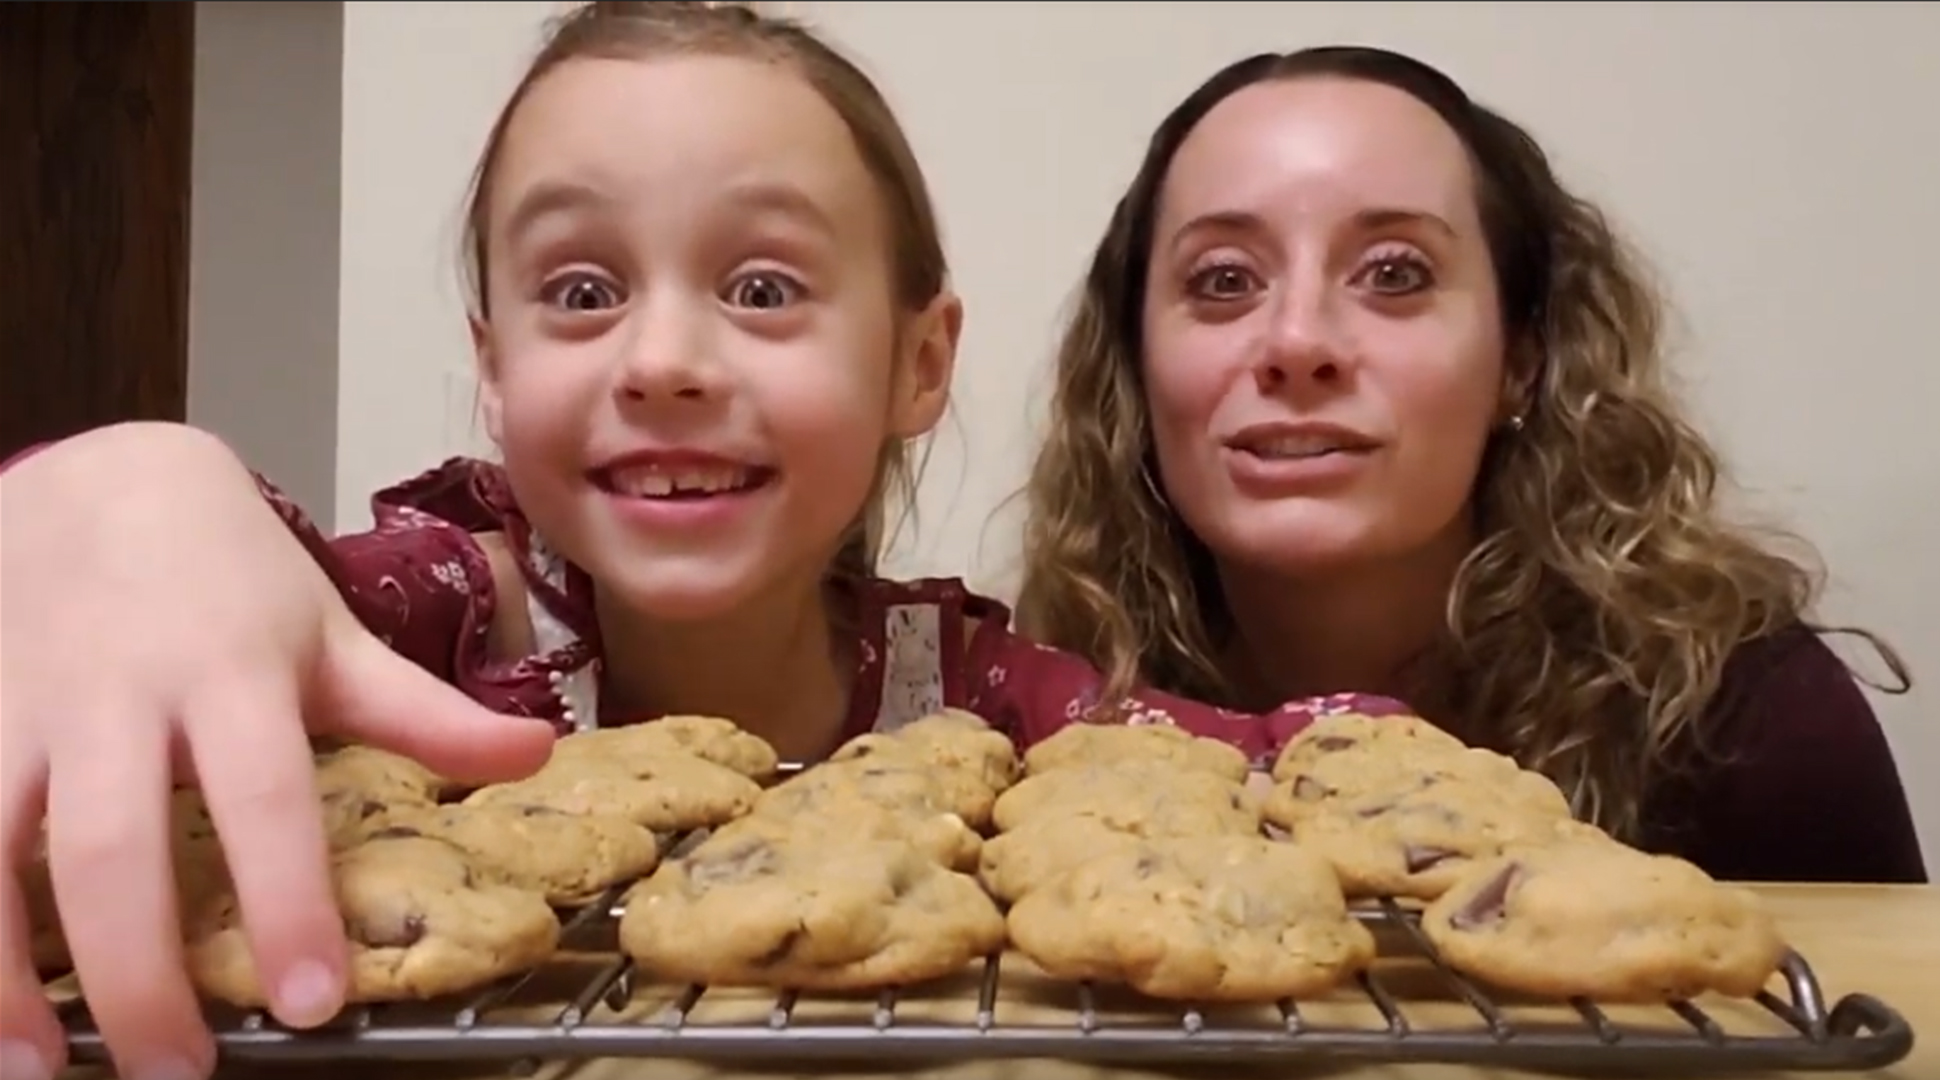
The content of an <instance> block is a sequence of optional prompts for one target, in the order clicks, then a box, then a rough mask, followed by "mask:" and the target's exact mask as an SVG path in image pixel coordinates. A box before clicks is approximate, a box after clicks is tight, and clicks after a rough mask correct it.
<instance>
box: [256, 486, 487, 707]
mask: <svg viewBox="0 0 1940 1080" xmlns="http://www.w3.org/2000/svg"><path fill="white" fill-rule="evenodd" d="M256 486H257V489H258V490H259V491H261V492H262V495H263V498H264V500H265V501H267V502H268V503H269V504H270V506H271V508H272V509H274V510H275V511H276V514H277V516H278V517H280V518H282V519H283V523H284V524H285V525H286V526H288V527H289V529H290V531H291V532H292V533H293V534H295V536H296V538H297V539H298V540H299V541H301V542H302V544H303V546H304V549H305V550H307V551H309V553H310V554H311V556H312V557H313V558H315V559H316V560H317V564H318V565H319V566H321V567H322V568H323V571H324V573H325V574H327V575H329V577H330V580H331V582H332V583H333V584H334V585H336V587H337V591H338V592H339V593H341V594H342V596H343V598H344V602H345V603H346V604H348V605H349V607H350V610H351V613H352V614H354V615H355V616H356V617H357V620H358V622H360V623H362V624H363V625H364V626H365V628H367V629H368V630H370V632H371V633H373V634H375V635H376V636H377V637H378V638H379V639H380V640H382V641H383V642H384V643H385V644H386V645H388V646H390V647H391V648H392V649H393V650H394V651H396V652H397V653H398V654H399V655H401V656H403V657H404V658H406V659H408V660H410V661H412V662H413V663H415V664H417V665H418V666H420V667H422V668H424V669H425V670H427V671H429V672H431V673H432V674H434V675H436V676H438V677H439V678H441V679H444V680H446V681H447V682H449V681H452V680H453V679H455V678H456V677H457V675H458V673H459V672H460V671H462V670H464V669H465V668H466V667H467V666H468V665H469V664H471V663H472V662H473V661H474V659H475V658H476V657H478V656H482V655H483V651H484V648H485V638H486V633H487V631H488V629H489V627H490V623H491V613H492V608H493V605H494V603H495V601H496V593H495V588H494V584H493V579H492V570H491V565H490V563H489V562H488V561H487V559H486V557H485V553H484V550H483V549H482V548H480V547H479V545H478V541H477V540H476V539H475V538H474V537H473V536H472V535H471V534H470V533H469V532H467V531H466V530H465V529H463V528H460V527H458V526H456V525H454V524H452V523H450V522H447V521H445V520H443V519H441V518H438V517H435V516H433V515H431V514H428V513H425V512H423V511H421V510H416V509H412V508H410V507H404V506H396V505H385V504H384V503H383V502H382V501H381V500H380V501H379V502H378V504H377V506H376V524H375V525H374V527H373V528H371V529H370V530H368V531H365V532H357V533H348V534H345V535H343V536H339V537H336V538H334V539H327V538H325V537H324V535H323V533H322V531H321V530H319V529H318V528H317V526H316V523H315V522H313V521H312V520H311V519H310V517H309V515H308V514H306V513H304V511H303V509H302V508H301V507H299V506H297V505H296V503H295V502H293V501H292V500H291V499H290V498H289V497H288V496H286V495H285V494H284V493H283V492H282V491H281V490H280V489H278V488H277V487H276V486H275V485H274V484H272V483H271V482H270V481H268V480H267V479H265V478H264V477H262V476H260V475H258V476H257V477H256Z"/></svg>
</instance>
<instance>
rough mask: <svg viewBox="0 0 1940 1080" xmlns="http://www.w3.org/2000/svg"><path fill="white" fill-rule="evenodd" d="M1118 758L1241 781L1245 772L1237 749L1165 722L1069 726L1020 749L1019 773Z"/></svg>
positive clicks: (1107, 762) (1243, 758)
mask: <svg viewBox="0 0 1940 1080" xmlns="http://www.w3.org/2000/svg"><path fill="white" fill-rule="evenodd" d="M1121 761H1141V762H1143V761H1152V762H1163V763H1165V764H1168V765H1174V766H1177V767H1179V768H1182V769H1190V770H1195V771H1199V772H1208V773H1211V774H1213V775H1214V776H1222V777H1225V778H1226V779H1228V780H1233V781H1241V780H1245V779H1246V774H1247V773H1248V772H1249V771H1250V765H1249V763H1248V762H1247V760H1246V755H1245V754H1243V753H1241V752H1240V750H1239V748H1238V747H1234V746H1228V745H1227V744H1225V743H1223V742H1220V741H1219V740H1217V739H1205V738H1200V737H1199V736H1197V735H1194V734H1192V733H1191V732H1189V731H1186V730H1184V729H1182V728H1177V727H1173V726H1172V725H1170V724H1071V725H1069V726H1066V727H1062V728H1059V729H1058V730H1057V732H1056V733H1055V734H1053V735H1051V736H1050V737H1049V738H1047V739H1045V740H1044V741H1043V742H1040V743H1038V744H1037V745H1035V746H1033V747H1031V748H1030V749H1029V750H1027V751H1025V753H1024V772H1025V774H1026V775H1033V774H1036V773H1046V772H1050V771H1052V770H1054V769H1071V768H1082V767H1085V766H1092V765H1110V764H1116V763H1118V762H1121Z"/></svg>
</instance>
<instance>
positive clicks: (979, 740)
mask: <svg viewBox="0 0 1940 1080" xmlns="http://www.w3.org/2000/svg"><path fill="white" fill-rule="evenodd" d="M872 754H903V755H907V756H909V757H911V758H913V759H914V760H915V761H916V762H918V763H919V764H923V765H927V766H930V767H932V768H937V769H948V770H951V771H956V772H965V773H968V774H969V775H970V776H972V777H974V778H976V779H977V780H978V781H980V782H981V783H982V784H983V785H984V786H985V787H988V788H989V789H990V790H991V791H992V792H1001V791H1003V790H1004V789H1005V788H1008V787H1010V785H1011V784H1013V783H1015V782H1016V780H1017V774H1018V771H1019V769H1020V768H1021V765H1020V763H1019V761H1018V758H1017V747H1016V746H1015V745H1014V744H1013V743H1012V742H1011V741H1010V737H1009V736H1007V735H1005V734H1004V733H1003V732H1001V731H997V730H996V729H994V728H992V727H991V726H990V725H989V724H987V723H985V722H984V719H983V718H982V717H980V716H978V715H976V714H975V713H970V712H965V711H963V710H961V709H945V710H943V711H942V712H939V713H934V714H932V715H929V716H925V717H921V718H919V719H917V720H912V721H911V722H909V723H908V724H905V725H903V726H902V727H900V728H897V729H896V730H895V731H893V732H870V733H869V734H867V735H858V736H856V737H855V738H853V739H850V740H849V741H848V742H846V743H843V744H842V745H841V746H839V747H837V748H836V751H835V753H833V754H830V755H829V760H830V761H848V760H851V759H854V758H861V757H867V756H869V755H872Z"/></svg>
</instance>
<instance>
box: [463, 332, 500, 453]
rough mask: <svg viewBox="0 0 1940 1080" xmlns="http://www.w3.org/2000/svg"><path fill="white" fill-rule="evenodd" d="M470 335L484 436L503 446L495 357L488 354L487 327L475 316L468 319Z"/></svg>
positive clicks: (493, 443)
mask: <svg viewBox="0 0 1940 1080" xmlns="http://www.w3.org/2000/svg"><path fill="white" fill-rule="evenodd" d="M469 325H470V327H471V334H472V364H473V366H474V367H476V368H477V369H478V411H479V415H480V416H482V417H483V418H484V420H485V434H486V435H487V436H488V437H489V438H490V439H491V440H492V445H494V446H498V445H501V444H502V443H503V440H502V439H501V438H500V437H499V436H500V433H501V432H503V431H504V430H505V397H504V395H503V394H502V393H501V392H500V388H499V380H498V358H497V356H496V355H494V353H493V352H492V331H491V327H490V326H489V325H487V324H486V323H485V321H484V320H483V319H480V318H478V317H476V316H474V317H472V318H471V319H470V320H469Z"/></svg>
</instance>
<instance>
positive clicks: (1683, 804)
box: [1640, 626, 1927, 884]
mask: <svg viewBox="0 0 1940 1080" xmlns="http://www.w3.org/2000/svg"><path fill="white" fill-rule="evenodd" d="M1703 728H1704V730H1705V732H1706V736H1705V743H1704V750H1705V753H1704V755H1703V756H1702V757H1695V756H1692V757H1690V758H1689V760H1690V764H1689V765H1688V766H1686V767H1684V768H1680V769H1678V770H1676V771H1674V772H1671V773H1667V774H1666V775H1665V776H1663V777H1662V778H1661V779H1660V780H1659V781H1658V782H1657V783H1656V784H1655V786H1654V788H1653V789H1652V790H1650V791H1648V792H1647V794H1646V797H1645V800H1644V807H1643V819H1644V820H1643V835H1642V837H1641V838H1640V846H1642V847H1645V848H1647V849H1649V850H1652V851H1659V852H1665V853H1669V854H1674V855H1678V856H1681V857H1683V858H1685V859H1688V860H1690V861H1691V862H1693V863H1696V864H1697V865H1698V866H1700V867H1703V868H1704V870H1705V871H1707V872H1708V873H1710V874H1711V875H1712V876H1713V877H1717V878H1722V879H1726V880H1735V881H1812V882H1869V883H1882V884H1925V883H1926V881H1927V871H1926V863H1925V860H1924V859H1923V857H1922V856H1921V852H1920V842H1919V839H1918V837H1917V835H1916V834H1915V832H1914V828H1913V814H1912V811H1911V809H1909V807H1908V805H1907V800H1906V790H1905V788H1904V787H1903V786H1902V784H1901V782H1900V776H1899V772H1898V770H1897V769H1896V768H1895V767H1894V764H1893V753H1892V750H1891V749H1890V748H1889V747H1888V745H1887V742H1886V734H1885V732H1884V731H1883V730H1882V729H1881V728H1880V725H1879V720H1878V718H1877V717H1875V716H1874V714H1873V709H1872V706H1871V704H1870V703H1868V702H1867V700H1866V697H1865V695H1864V694H1863V693H1862V692H1861V691H1860V688H1859V684H1858V682H1857V681H1856V680H1855V679H1854V678H1853V676H1852V673H1851V671H1850V670H1848V669H1847V667H1846V665H1845V664H1844V662H1842V661H1841V660H1840V659H1839V657H1838V656H1837V655H1836V654H1835V653H1834V652H1833V651H1832V650H1831V649H1830V648H1829V647H1827V645H1826V644H1825V642H1824V641H1822V640H1821V639H1820V638H1819V637H1818V635H1816V634H1814V633H1813V632H1811V631H1810V630H1808V629H1806V628H1805V627H1803V626H1795V627H1792V628H1790V629H1787V630H1784V631H1782V632H1780V633H1777V634H1774V635H1772V636H1770V637H1767V638H1762V639H1759V640H1756V641H1750V642H1747V643H1745V644H1744V645H1741V646H1740V647H1739V648H1738V650H1737V651H1736V652H1735V653H1734V654H1733V655H1732V657H1731V659H1730V661H1729V662H1728V663H1727V664H1726V666H1725V674H1724V679H1723V682H1722V685H1721V686H1720V687H1719V690H1718V693H1717V696H1716V697H1714V698H1713V699H1712V702H1711V707H1710V710H1709V712H1708V714H1707V715H1706V717H1705V720H1704V724H1703Z"/></svg>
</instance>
